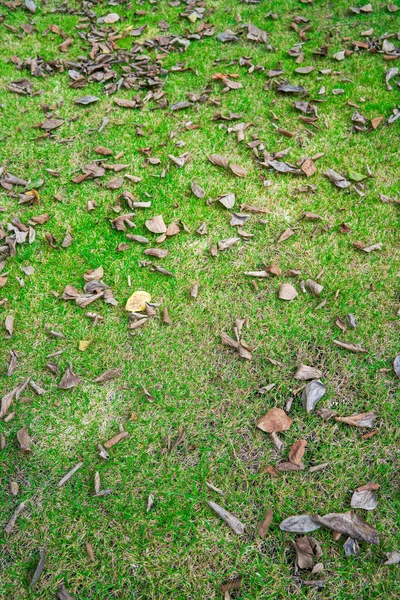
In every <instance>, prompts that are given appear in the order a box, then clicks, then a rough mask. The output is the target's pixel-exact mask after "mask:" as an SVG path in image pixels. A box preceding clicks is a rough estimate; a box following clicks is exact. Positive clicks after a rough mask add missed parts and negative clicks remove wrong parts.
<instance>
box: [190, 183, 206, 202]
mask: <svg viewBox="0 0 400 600" xmlns="http://www.w3.org/2000/svg"><path fill="white" fill-rule="evenodd" d="M190 188H191V190H192V192H193V194H194V195H195V196H196V198H200V199H201V198H204V196H205V195H206V193H205V191H204V190H203V188H202V187H200V186H199V184H198V183H196V182H195V181H194V180H193V181H192V183H191V184H190Z"/></svg>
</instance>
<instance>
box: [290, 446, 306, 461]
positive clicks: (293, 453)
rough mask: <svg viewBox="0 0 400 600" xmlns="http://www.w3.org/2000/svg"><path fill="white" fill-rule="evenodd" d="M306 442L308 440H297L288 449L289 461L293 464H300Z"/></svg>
mask: <svg viewBox="0 0 400 600" xmlns="http://www.w3.org/2000/svg"><path fill="white" fill-rule="evenodd" d="M307 444H308V442H307V441H306V440H297V442H294V444H292V446H291V447H290V450H289V460H290V462H292V463H294V464H295V465H300V463H301V459H302V458H303V456H304V453H305V451H306V446H307Z"/></svg>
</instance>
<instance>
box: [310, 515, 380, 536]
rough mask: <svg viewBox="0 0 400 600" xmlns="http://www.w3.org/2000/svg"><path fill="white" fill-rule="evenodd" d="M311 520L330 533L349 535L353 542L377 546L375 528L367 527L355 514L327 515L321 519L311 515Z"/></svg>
mask: <svg viewBox="0 0 400 600" xmlns="http://www.w3.org/2000/svg"><path fill="white" fill-rule="evenodd" d="M313 519H314V520H315V521H316V522H317V523H319V524H320V525H323V526H324V527H327V528H328V529H331V530H332V531H338V532H339V533H343V534H345V535H349V536H350V537H352V538H354V539H355V540H362V541H364V542H368V543H369V544H379V534H378V532H377V530H376V529H375V527H372V525H369V524H368V523H367V522H366V521H364V519H363V518H362V517H360V516H359V515H358V514H357V513H355V512H352V511H349V512H346V513H329V514H328V515H324V516H323V517H319V516H318V515H313Z"/></svg>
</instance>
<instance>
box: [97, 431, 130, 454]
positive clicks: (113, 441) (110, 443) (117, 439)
mask: <svg viewBox="0 0 400 600" xmlns="http://www.w3.org/2000/svg"><path fill="white" fill-rule="evenodd" d="M127 437H129V433H128V432H127V431H120V432H119V433H117V435H114V437H112V438H111V439H110V440H108V441H107V442H105V443H104V444H103V445H104V448H107V450H108V449H109V448H112V447H113V446H115V444H118V442H120V441H121V440H123V439H125V438H127Z"/></svg>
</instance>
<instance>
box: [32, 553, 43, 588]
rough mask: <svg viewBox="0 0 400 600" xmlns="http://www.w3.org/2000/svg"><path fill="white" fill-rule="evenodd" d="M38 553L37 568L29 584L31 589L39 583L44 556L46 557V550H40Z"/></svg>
mask: <svg viewBox="0 0 400 600" xmlns="http://www.w3.org/2000/svg"><path fill="white" fill-rule="evenodd" d="M39 553H40V560H39V562H38V564H37V567H36V569H35V572H34V574H33V577H32V579H31V583H30V584H29V585H30V587H31V588H32V587H34V586H35V585H36V584H37V582H38V581H39V579H40V577H41V575H42V573H43V569H44V565H45V562H46V556H47V553H46V550H45V549H44V548H41V549H40V551H39Z"/></svg>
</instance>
